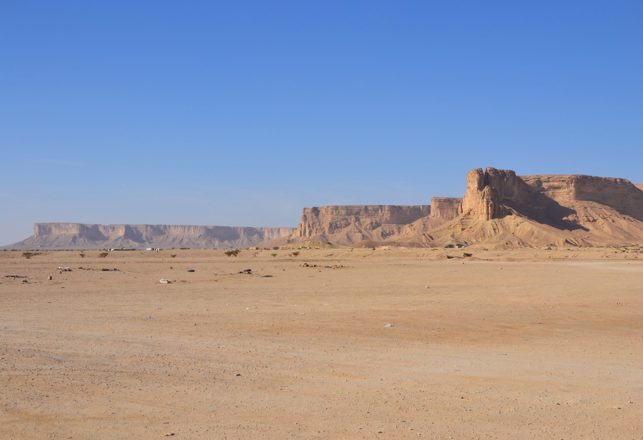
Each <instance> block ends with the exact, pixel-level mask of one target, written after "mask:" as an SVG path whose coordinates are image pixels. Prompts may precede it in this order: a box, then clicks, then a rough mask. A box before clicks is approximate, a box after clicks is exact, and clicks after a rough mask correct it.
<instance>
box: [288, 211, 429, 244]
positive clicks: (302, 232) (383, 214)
mask: <svg viewBox="0 0 643 440" xmlns="http://www.w3.org/2000/svg"><path fill="white" fill-rule="evenodd" d="M430 210H431V208H430V206H429V205H413V206H397V205H362V206H322V207H315V208H304V211H303V214H302V216H301V221H300V222H299V227H298V228H297V232H296V233H295V234H294V236H293V238H294V239H295V240H323V241H330V242H332V243H342V244H354V243H358V242H361V241H369V240H376V241H379V240H383V239H385V238H386V237H388V236H390V235H392V234H394V233H395V232H396V231H397V230H399V227H401V226H402V225H406V224H409V223H412V222H414V221H415V220H417V219H419V218H421V217H426V216H428V215H429V212H430Z"/></svg>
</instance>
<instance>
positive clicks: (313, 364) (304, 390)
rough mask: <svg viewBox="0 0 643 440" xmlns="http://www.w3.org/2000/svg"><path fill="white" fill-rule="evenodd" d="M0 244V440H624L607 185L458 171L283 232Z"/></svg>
mask: <svg viewBox="0 0 643 440" xmlns="http://www.w3.org/2000/svg"><path fill="white" fill-rule="evenodd" d="M148 247H149V248H162V249H155V250H157V251H156V252H150V251H146V250H145V248H148ZM221 247H223V248H227V249H218V248H221ZM8 248H11V249H13V250H10V249H5V250H4V251H3V252H0V298H1V299H2V301H1V307H0V337H1V339H0V389H1V390H2V392H0V408H1V411H0V438H1V439H15V440H29V439H34V440H36V439H43V438H48V439H85V438H91V439H132V438H136V439H161V438H169V437H172V438H177V439H248V438H262V439H284V438H306V439H310V438H317V439H326V438H342V439H353V438H354V439H373V438H395V439H415V438H426V439H471V440H473V439H533V440H540V439H566V440H572V439H619V440H621V439H624V440H641V439H643V290H642V289H643V288H642V286H643V258H642V251H643V191H642V190H641V185H634V184H632V183H631V182H629V181H628V180H625V179H620V178H601V177H592V176H580V175H533V176H518V175H517V174H516V173H515V172H513V171H509V170H497V169H494V168H487V169H475V170H472V171H470V172H469V173H468V175H467V177H466V191H465V193H464V195H463V197H462V198H454V197H433V199H432V201H431V203H430V204H425V205H422V204H419V205H413V206H398V205H364V206H322V207H311V208H304V209H303V213H302V216H301V219H300V222H299V224H298V225H297V227H292V228H288V227H284V228H261V227H234V226H230V227H224V226H187V225H127V224H123V225H83V224H77V223H42V224H36V225H35V227H34V235H33V236H32V237H29V238H27V239H26V240H24V241H22V242H20V243H17V244H15V245H10V246H8ZM170 248H176V249H170ZM181 248H183V249H181ZM185 248H188V249H185ZM205 248H207V249H205ZM55 249H58V250H55ZM60 249H66V250H60ZM126 249H128V250H126Z"/></svg>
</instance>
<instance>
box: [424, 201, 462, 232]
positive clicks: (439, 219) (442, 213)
mask: <svg viewBox="0 0 643 440" xmlns="http://www.w3.org/2000/svg"><path fill="white" fill-rule="evenodd" d="M460 214H462V199H460V198H456V197H433V198H432V199H431V214H430V215H429V218H430V220H431V221H432V225H433V226H439V225H441V224H443V223H445V222H448V221H450V220H453V219H454V218H456V217H457V216H459V215H460Z"/></svg>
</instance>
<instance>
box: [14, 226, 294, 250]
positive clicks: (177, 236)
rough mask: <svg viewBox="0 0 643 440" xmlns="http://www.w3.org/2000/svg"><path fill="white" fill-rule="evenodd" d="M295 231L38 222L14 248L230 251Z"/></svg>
mask: <svg viewBox="0 0 643 440" xmlns="http://www.w3.org/2000/svg"><path fill="white" fill-rule="evenodd" d="M293 231H294V229H293V228H256V227H243V226H193V225H126V224H121V225H98V224H82V223H36V224H35V225H34V232H33V235H32V236H31V237H29V238H27V239H26V240H23V241H21V242H18V243H15V244H12V245H9V246H5V248H10V249H111V248H115V249H144V248H147V247H155V248H181V247H187V248H227V247H251V246H260V245H269V244H273V243H277V242H280V241H283V240H285V239H286V238H287V237H289V236H290V235H291V234H292V233H293Z"/></svg>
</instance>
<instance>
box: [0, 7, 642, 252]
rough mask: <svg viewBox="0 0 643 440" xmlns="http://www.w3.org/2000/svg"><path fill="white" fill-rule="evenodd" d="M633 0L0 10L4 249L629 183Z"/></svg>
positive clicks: (638, 178)
mask: <svg viewBox="0 0 643 440" xmlns="http://www.w3.org/2000/svg"><path fill="white" fill-rule="evenodd" d="M642 23H643V2H641V1H639V0H637V1H590V0H584V1H561V0H556V1H504V2H499V1H442V2H430V1H417V2H407V1H387V2H381V1H364V2H357V1H340V2H333V1H323V2H302V1H293V2H278V1H274V2H273V1H257V2H244V1H229V2H215V1H203V2H197V1H113V0H110V1H66V0H61V1H42V2H32V1H28V0H15V1H12V0H3V1H0V149H1V152H2V155H1V159H2V160H1V161H0V244H6V243H9V242H13V241H17V240H19V239H22V238H25V237H26V236H28V235H29V234H30V233H31V224H32V223H33V222H42V221H77V222H92V223H189V224H224V225H225V224H230V225H257V226H261V225H266V226H275V225H295V224H296V223H297V221H298V218H299V213H300V209H301V208H302V207H303V206H315V205H321V204H359V203H399V204H416V203H418V204H419V203H428V201H429V199H430V197H431V196H433V195H446V196H459V195H461V194H462V192H463V191H464V175H465V173H466V171H467V170H468V169H470V168H474V167H484V166H495V167H498V168H510V169H515V170H516V171H517V172H518V173H519V174H533V173H584V174H594V175H603V176H619V177H625V178H628V179H630V180H633V181H635V182H643V25H642Z"/></svg>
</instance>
